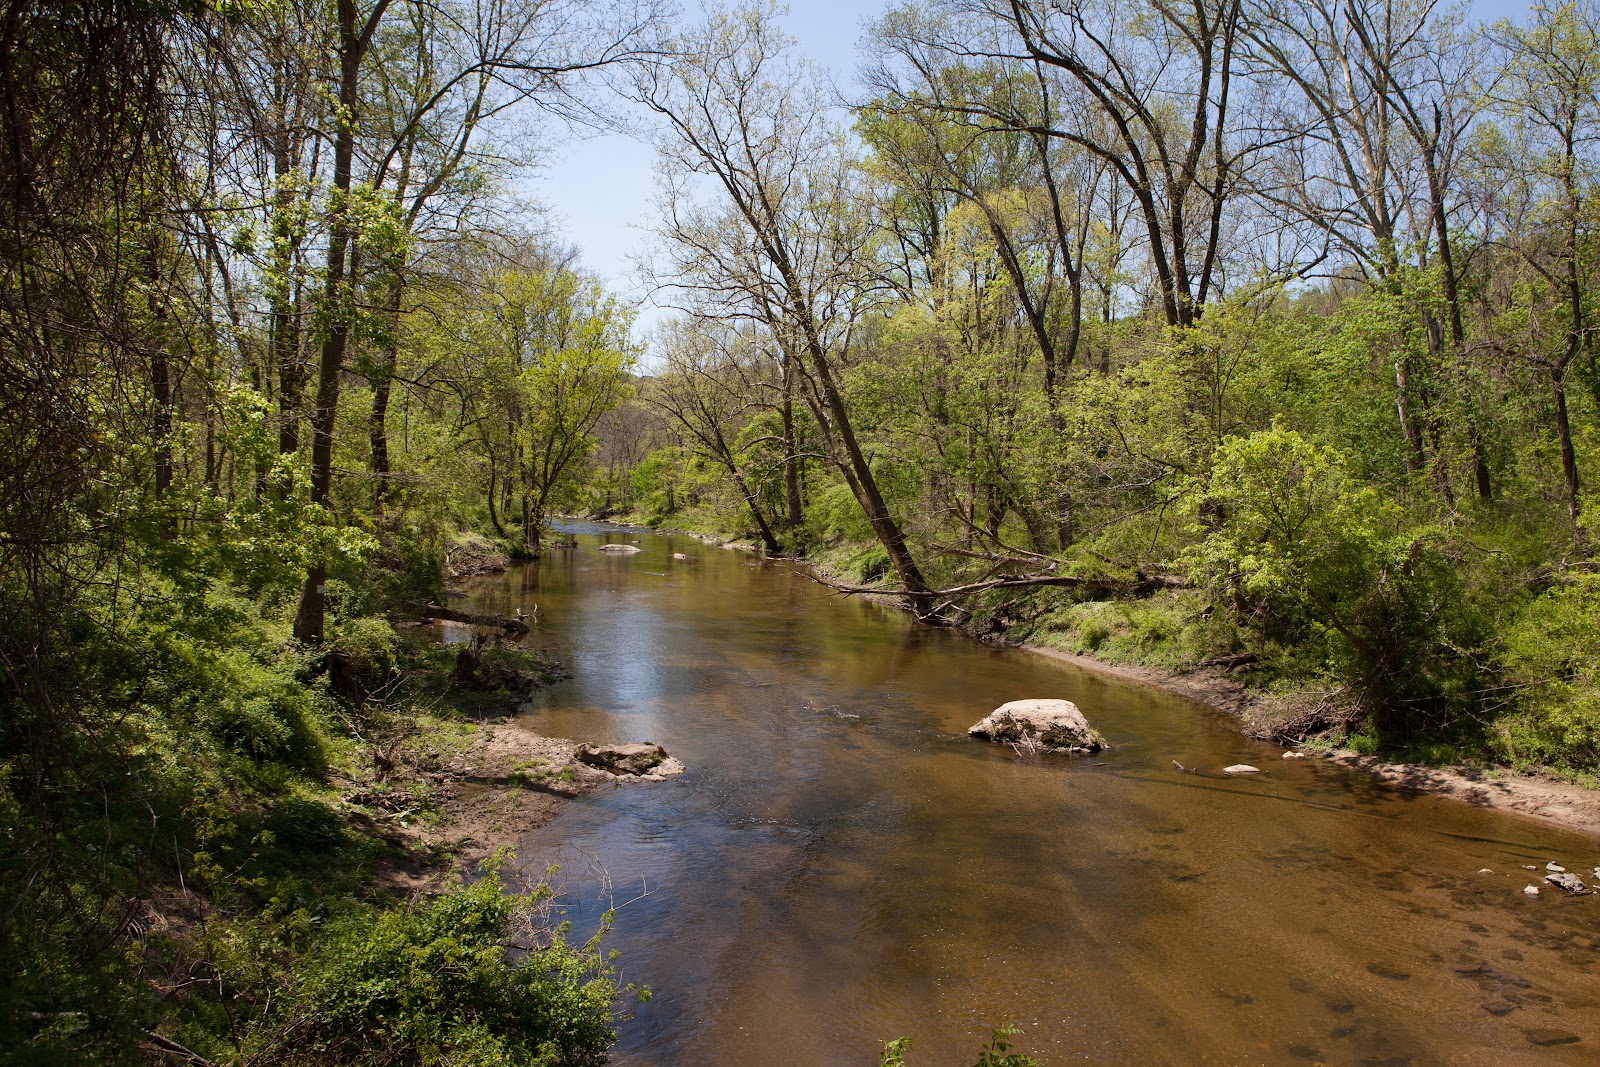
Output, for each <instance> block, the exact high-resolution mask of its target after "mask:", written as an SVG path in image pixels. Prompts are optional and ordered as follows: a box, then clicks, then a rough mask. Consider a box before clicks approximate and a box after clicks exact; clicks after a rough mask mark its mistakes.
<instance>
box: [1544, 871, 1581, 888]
mask: <svg viewBox="0 0 1600 1067" xmlns="http://www.w3.org/2000/svg"><path fill="white" fill-rule="evenodd" d="M1544 880H1545V881H1547V882H1549V883H1550V884H1551V885H1553V886H1555V887H1556V888H1557V889H1565V890H1566V891H1567V892H1569V893H1587V892H1588V891H1589V887H1588V886H1586V885H1584V884H1583V879H1582V878H1579V877H1578V876H1577V875H1575V874H1568V873H1566V872H1565V871H1562V872H1561V873H1559V874H1547V875H1545V876H1544Z"/></svg>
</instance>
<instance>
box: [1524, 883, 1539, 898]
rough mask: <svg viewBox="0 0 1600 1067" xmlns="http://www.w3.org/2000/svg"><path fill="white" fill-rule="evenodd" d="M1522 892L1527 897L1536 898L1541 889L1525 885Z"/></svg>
mask: <svg viewBox="0 0 1600 1067" xmlns="http://www.w3.org/2000/svg"><path fill="white" fill-rule="evenodd" d="M1522 892H1523V894H1524V895H1526V896H1530V897H1536V896H1538V895H1539V887H1538V886H1536V885H1525V886H1523V887H1522Z"/></svg>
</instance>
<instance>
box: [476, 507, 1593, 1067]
mask: <svg viewBox="0 0 1600 1067" xmlns="http://www.w3.org/2000/svg"><path fill="white" fill-rule="evenodd" d="M579 533H580V536H579V538H578V540H579V547H578V548H577V549H575V550H566V551H557V552H552V553H549V554H547V556H546V558H545V560H544V561H543V562H542V563H541V564H540V566H539V567H538V568H531V567H529V568H518V569H515V570H513V571H512V572H510V573H508V574H507V575H506V576H504V578H503V579H499V580H490V581H486V582H484V583H483V584H482V585H481V586H479V587H477V589H476V590H475V595H476V596H477V599H478V600H479V602H480V603H481V605H482V606H483V608H484V609H485V610H493V611H509V610H512V609H514V608H516V607H518V606H521V607H523V608H524V610H529V609H531V607H532V606H533V605H534V604H535V603H537V605H538V608H539V615H538V623H537V625H536V626H535V628H534V631H533V633H532V634H531V635H530V636H529V638H528V641H529V643H530V644H531V645H533V646H535V647H541V648H544V649H546V650H547V651H548V652H549V653H550V654H551V655H553V656H555V657H557V658H559V659H561V660H563V661H564V662H566V663H567V664H569V665H570V666H571V668H572V671H573V677H572V678H571V679H570V680H569V681H564V682H561V683H559V684H558V685H556V686H553V687H551V688H550V689H548V690H545V691H542V692H541V693H539V694H538V695H537V697H536V699H535V700H534V701H533V702H532V703H531V704H530V705H528V707H527V708H526V709H525V714H526V715H527V716H528V717H529V719H530V722H531V724H532V725H534V726H535V727H536V728H538V729H540V730H543V731H546V732H549V733H553V734H557V735H562V736H569V737H576V738H583V739H592V740H605V741H635V740H644V739H649V740H654V741H658V742H660V743H662V744H664V745H666V746H667V747H668V749H669V750H671V751H672V752H673V753H674V754H675V755H677V756H679V757H680V758H682V759H683V760H684V761H685V763H686V764H687V765H688V768H689V770H688V772H687V773H686V774H685V775H683V776H682V777H681V778H678V779H674V780H672V781H670V782H666V783H661V784H658V785H650V786H636V787H627V788H622V789H617V790H612V791H602V792H600V793H597V794H591V795H590V796H589V797H587V798H585V799H584V800H583V801H581V802H580V803H578V804H575V805H573V806H572V807H571V808H569V809H568V811H567V812H566V813H565V814H564V815H563V816H562V817H561V818H560V819H558V820H557V821H556V822H555V823H553V824H552V825H551V826H549V827H547V828H546V829H544V830H542V831H540V832H539V833H538V834H536V835H534V836H533V837H532V838H530V839H529V840H527V841H524V842H522V843H521V853H522V857H523V859H524V861H526V862H527V863H528V864H529V865H530V866H531V867H534V868H535V869H539V868H542V867H543V866H544V865H545V864H546V863H548V862H550V861H551V860H553V859H559V860H561V861H562V862H563V863H564V865H565V867H564V876H565V878H566V879H567V881H566V885H567V887H568V894H567V897H566V903H567V905H568V906H569V909H570V915H571V916H572V917H573V918H574V919H575V921H576V922H577V924H578V926H579V928H580V930H581V929H582V927H583V925H584V924H585V923H592V922H593V921H594V920H595V917H596V916H597V915H598V913H599V912H600V911H601V910H603V909H604V908H605V907H607V906H609V905H611V904H614V903H621V902H624V901H630V903H627V905H626V906H625V907H623V908H622V909H621V911H620V912H619V916H618V922H617V926H616V931H615V934H614V936H613V938H612V944H613V946H614V947H615V948H617V949H618V950H620V952H621V953H622V958H623V961H624V965H625V970H626V975H627V977H628V978H629V979H631V980H635V981H640V982H644V983H648V984H649V985H650V986H652V988H654V989H655V990H656V992H657V997H656V999H655V1000H654V1001H652V1002H651V1003H650V1004H648V1005H645V1006H643V1007H641V1008H640V1009H639V1010H638V1012H637V1014H636V1016H635V1018H634V1019H633V1020H632V1021H631V1022H630V1023H628V1024H627V1025H626V1026H625V1027H624V1029H623V1037H622V1041H621V1044H620V1045H619V1048H618V1052H617V1060H618V1062H621V1063H625V1064H759V1063H784V1064H797V1065H802V1064H844V1063H860V1064H870V1063H874V1062H876V1052H875V1050H876V1048H877V1044H878V1042H881V1041H882V1040H884V1039H886V1038H889V1037H893V1036H897V1035H900V1034H910V1035H912V1036H913V1037H914V1039H915V1041H916V1057H917V1058H916V1062H920V1063H924V1064H930V1065H935V1064H952V1063H958V1062H962V1061H963V1060H965V1062H970V1061H971V1059H972V1058H973V1055H974V1051H975V1049H976V1048H977V1045H978V1043H979V1041H980V1040H981V1038H982V1037H983V1036H984V1035H985V1034H986V1033H987V1029H988V1027H989V1026H991V1025H993V1024H997V1023H1000V1022H1003V1021H1010V1022H1014V1023H1017V1024H1018V1025H1021V1026H1023V1027H1024V1028H1025V1029H1026V1030H1027V1035H1026V1037H1025V1038H1023V1039H1022V1040H1021V1042H1020V1044H1021V1047H1023V1048H1024V1049H1025V1050H1027V1051H1029V1052H1031V1053H1033V1054H1034V1055H1037V1056H1039V1057H1040V1058H1041V1059H1042V1060H1044V1061H1045V1062H1046V1063H1051V1064H1061V1063H1067V1062H1091V1063H1128V1062H1148V1063H1294V1062H1318V1061H1320V1062H1326V1063H1386V1062H1409V1063H1416V1064H1426V1063H1483V1064H1489V1063H1494V1064H1505V1063H1511V1064H1514V1063H1534V1062H1538V1063H1574V1064H1578V1063H1583V1064H1592V1063H1594V1062H1595V1061H1596V1055H1597V1054H1596V1049H1597V1047H1600V999H1597V995H1596V993H1595V980H1594V976H1595V971H1596V967H1597V965H1600V897H1589V898H1573V899H1568V898H1564V897H1558V896H1556V895H1555V894H1553V893H1546V894H1545V895H1544V896H1543V897H1541V898H1539V899H1537V900H1526V899H1523V898H1522V897H1521V894H1520V888H1521V886H1522V885H1523V884H1524V881H1525V878H1524V876H1525V875H1527V874H1528V872H1524V871H1522V870H1521V869H1520V867H1519V864H1523V863H1534V862H1537V863H1538V864H1539V865H1540V866H1542V865H1543V863H1544V862H1545V861H1546V860H1547V859H1555V858H1561V859H1563V861H1564V862H1566V863H1567V865H1568V866H1569V867H1574V868H1578V867H1582V868H1584V869H1587V868H1588V867H1591V866H1594V865H1596V864H1597V863H1600V848H1597V847H1596V846H1595V842H1594V841H1593V840H1591V839H1584V838H1579V837H1577V836H1575V835H1570V834H1563V833H1560V832H1556V831H1553V830H1547V829H1544V828H1541V827H1539V826H1536V825H1534V824H1530V823H1526V822H1522V821H1519V820H1514V819H1511V818H1508V817H1505V816H1500V815H1496V814H1494V813H1492V812H1488V811H1482V810H1477V809H1473V808H1470V807H1467V806H1465V805H1460V804H1455V803H1452V802H1446V801H1441V800H1436V799H1433V798H1427V797H1416V796H1411V795H1407V794H1399V793H1395V792H1393V791H1390V790H1386V789H1382V788H1379V787H1377V786H1375V785H1374V784H1373V783H1372V782H1371V780H1370V779H1368V778H1366V777H1365V776H1362V775H1359V774H1356V773H1353V772H1349V771H1345V770H1342V769H1340V768H1335V767H1329V766H1325V765H1321V764H1316V763H1314V762H1313V763H1312V764H1311V765H1306V764H1303V763H1288V764H1284V763H1283V762H1282V761H1278V760H1276V752H1275V750H1273V749H1271V748H1270V747H1267V746H1262V745H1258V744H1256V743H1254V742H1251V741H1249V740H1247V739H1245V738H1242V737H1240V736H1239V735H1237V734H1234V733H1232V732H1230V731H1228V730H1226V729H1225V728H1223V726H1222V725H1221V724H1220V723H1219V722H1218V721H1217V716H1216V714H1215V713H1212V712H1210V711H1208V710H1206V709H1203V708H1199V707H1196V706H1195V705H1192V704H1189V703H1187V702H1185V701H1182V700H1180V699H1178V698H1174V697H1169V696H1167V695H1165V694H1162V693H1159V692H1156V691H1153V690H1148V689H1142V688H1138V687H1134V686H1131V685H1128V684H1124V683H1120V682H1118V681H1116V680H1114V679H1108V678H1104V677H1099V676H1093V675H1087V674H1084V673H1082V672H1079V671H1076V670H1073V669H1072V668H1070V667H1067V666H1064V665H1061V664H1056V663H1053V662H1050V661H1046V660H1041V659H1038V658H1035V657H1031V656H1028V655H1025V654H1021V653H1013V652H1008V651H1001V650H995V649H991V648H986V647H983V646H979V645H976V644H973V643H971V642H968V641H966V640H964V639H962V638H959V637H957V636H955V635H952V634H948V633H944V632H941V631H935V630H928V629H919V628H913V627H911V626H909V625H908V624H907V623H906V621H905V620H904V618H903V617H901V616H899V615H897V614H894V613H889V612H885V611H883V610H882V609H879V608H876V607H874V606H872V605H868V604H863V603H861V602H859V601H852V600H847V599H845V598H842V597H838V596H834V595H831V594H830V593H829V592H827V591H826V590H824V589H822V588H820V587H819V586H817V585H816V584H815V583H812V582H809V581H807V580H805V579H803V578H800V577H797V576H796V575H795V574H793V573H792V572H791V571H789V570H788V569H787V568H786V567H785V566H783V565H776V564H763V563H761V562H759V561H757V560H754V559H752V558H751V557H750V556H748V555H746V554H744V553H740V552H734V551H728V550H724V549H720V548H715V547H710V546H706V545H703V544H701V543H700V542H698V541H695V540H693V539H690V538H683V537H663V536H655V535H652V534H641V533H637V532H624V531H616V530H613V529H610V528H591V529H584V530H580V531H579ZM634 539H637V540H638V542H639V547H640V549H641V551H640V552H639V553H638V554H635V555H627V556H609V555H606V554H604V553H601V552H599V551H597V549H596V546H597V545H598V544H599V543H601V542H603V541H623V542H626V541H631V540H634ZM675 552H681V553H684V554H685V555H687V556H688V557H689V558H688V559H687V560H675V559H673V558H672V555H673V553H675ZM1030 696H1064V697H1067V698H1069V699H1072V700H1075V701H1077V702H1078V703H1079V704H1080V705H1081V706H1082V707H1083V708H1084V709H1085V711H1086V713H1087V714H1088V715H1089V716H1090V718H1091V719H1093V720H1094V721H1095V722H1096V724H1097V725H1098V726H1099V727H1100V728H1101V729H1102V731H1103V732H1104V733H1105V734H1106V735H1107V737H1108V738H1109V739H1110V740H1111V741H1112V743H1113V746H1114V747H1113V748H1112V749H1110V750H1109V751H1107V752H1105V753H1101V754H1100V755H1099V756H1097V757H1095V758H1094V759H1092V760H1049V761H1038V760H1026V759H1021V758H1019V757H1017V756H1016V755H1015V754H1014V753H1012V752H1010V751H1009V750H1008V749H1003V748H999V747H994V746H985V745H981V744H977V743H972V742H968V741H967V740H966V739H965V738H964V736H962V734H963V732H964V730H965V729H966V727H967V726H969V725H970V724H971V723H972V722H974V721H975V720H976V719H977V718H979V717H981V716H982V715H983V714H984V713H986V712H987V711H989V710H990V709H992V708H993V707H994V706H996V705H997V704H999V703H1001V702H1002V701H1005V700H1011V699H1016V698H1021V697H1030ZM1174 758H1176V759H1178V760H1179V761H1181V762H1182V763H1183V764H1184V765H1185V766H1196V767H1202V768H1220V767H1222V766H1225V765H1227V764H1230V763H1237V762H1247V763H1254V764H1255V765H1257V766H1262V767H1267V768H1268V769H1269V770H1270V772H1271V773H1269V774H1267V775H1262V776H1259V777H1256V778H1252V779H1244V780H1239V779H1223V778H1220V777H1201V776H1191V775H1178V774H1175V773H1173V772H1172V771H1171V769H1170V765H1169V763H1168V760H1170V759H1174ZM1481 867H1491V868H1493V869H1495V870H1496V871H1497V872H1500V873H1499V874H1497V875H1495V876H1493V877H1485V876H1480V875H1477V874H1476V873H1475V872H1476V871H1477V870H1478V869H1479V868H1481ZM636 898H637V899H636ZM1569 1038H1573V1039H1576V1040H1568V1039H1569Z"/></svg>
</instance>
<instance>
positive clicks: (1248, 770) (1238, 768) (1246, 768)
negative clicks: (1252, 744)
mask: <svg viewBox="0 0 1600 1067" xmlns="http://www.w3.org/2000/svg"><path fill="white" fill-rule="evenodd" d="M1222 773H1223V774H1260V773H1261V768H1260V767H1252V766H1250V764H1248V763H1235V764H1234V765H1233V766H1232V767H1224V768H1222Z"/></svg>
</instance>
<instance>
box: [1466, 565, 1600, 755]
mask: <svg viewBox="0 0 1600 1067" xmlns="http://www.w3.org/2000/svg"><path fill="white" fill-rule="evenodd" d="M1505 668H1506V674H1507V678H1508V680H1509V681H1510V682H1511V683H1512V684H1513V685H1515V686H1517V687H1518V690H1519V702H1518V703H1519V707H1518V709H1517V711H1516V712H1514V713H1513V714H1511V715H1509V716H1507V717H1505V718H1504V719H1502V720H1501V721H1500V722H1499V723H1497V724H1496V733H1495V737H1494V739H1493V741H1492V747H1493V748H1494V750H1495V752H1496V754H1497V755H1498V756H1500V757H1501V758H1502V759H1505V760H1508V761H1509V762H1511V763H1513V764H1515V765H1518V766H1526V765H1529V764H1536V763H1547V764H1552V765H1554V766H1556V767H1558V768H1562V769H1566V770H1570V771H1578V772H1585V771H1586V772H1588V773H1590V774H1593V773H1594V770H1595V768H1596V767H1600V577H1597V576H1595V575H1582V576H1579V577H1577V578H1575V579H1573V580H1572V581H1571V582H1570V583H1569V584H1566V585H1563V586H1558V587H1557V588H1554V589H1551V590H1550V591H1549V592H1547V593H1545V594H1544V595H1543V596H1541V597H1539V598H1538V599H1536V600H1534V601H1533V602H1532V603H1531V604H1529V605H1528V607H1527V609H1526V610H1525V611H1524V612H1523V613H1522V615H1521V617H1520V618H1518V619H1517V620H1516V622H1514V623H1513V624H1512V625H1511V626H1510V627H1509V628H1508V630H1507V632H1506V635H1505Z"/></svg>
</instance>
